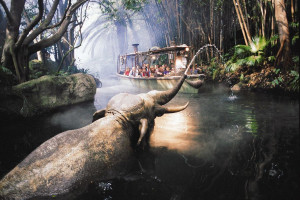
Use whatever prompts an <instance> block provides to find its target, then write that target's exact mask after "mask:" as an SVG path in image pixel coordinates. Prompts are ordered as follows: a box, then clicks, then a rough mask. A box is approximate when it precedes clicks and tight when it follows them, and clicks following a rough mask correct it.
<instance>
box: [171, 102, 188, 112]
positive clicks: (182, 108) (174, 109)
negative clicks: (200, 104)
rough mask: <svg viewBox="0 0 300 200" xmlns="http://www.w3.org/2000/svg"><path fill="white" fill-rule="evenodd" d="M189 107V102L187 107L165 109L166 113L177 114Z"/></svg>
mask: <svg viewBox="0 0 300 200" xmlns="http://www.w3.org/2000/svg"><path fill="white" fill-rule="evenodd" d="M188 105H189V102H187V103H186V104H185V105H183V106H176V107H166V108H165V113H175V112H180V111H182V110H184V109H186V108H187V107H188Z"/></svg>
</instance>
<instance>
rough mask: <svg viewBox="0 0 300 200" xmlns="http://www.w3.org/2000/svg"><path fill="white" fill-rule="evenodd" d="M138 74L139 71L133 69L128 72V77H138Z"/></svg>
mask: <svg viewBox="0 0 300 200" xmlns="http://www.w3.org/2000/svg"><path fill="white" fill-rule="evenodd" d="M138 74H139V70H138V69H136V68H135V67H133V68H132V69H131V70H130V72H129V76H133V77H135V76H138Z"/></svg>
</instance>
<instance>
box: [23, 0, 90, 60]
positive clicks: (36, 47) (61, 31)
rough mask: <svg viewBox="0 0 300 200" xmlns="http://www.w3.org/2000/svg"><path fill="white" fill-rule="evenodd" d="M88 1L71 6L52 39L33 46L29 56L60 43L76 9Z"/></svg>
mask: <svg viewBox="0 0 300 200" xmlns="http://www.w3.org/2000/svg"><path fill="white" fill-rule="evenodd" d="M87 1H88V0H78V1H77V2H76V3H75V4H73V5H72V6H71V8H70V9H69V10H68V12H67V14H66V18H65V19H64V21H63V22H62V24H61V26H60V27H59V29H58V31H57V32H56V33H55V34H54V35H53V36H51V37H50V38H47V39H44V40H42V41H40V42H37V43H35V44H33V45H32V46H30V47H29V54H33V53H36V52H37V51H39V50H41V49H44V48H46V47H49V46H51V45H53V44H54V43H56V42H58V41H59V40H60V39H61V37H62V36H63V34H64V33H65V32H66V30H67V28H68V26H69V24H70V22H71V19H72V15H73V13H74V12H75V11H76V9H78V8H79V7H80V6H81V5H83V4H84V3H86V2H87Z"/></svg>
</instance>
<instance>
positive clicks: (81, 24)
mask: <svg viewBox="0 0 300 200" xmlns="http://www.w3.org/2000/svg"><path fill="white" fill-rule="evenodd" d="M87 9H88V5H87V6H86V9H85V13H84V19H83V20H82V19H81V22H78V23H77V24H75V25H74V26H73V27H72V29H74V28H75V27H76V26H78V25H79V30H78V34H77V35H76V38H75V42H74V44H75V43H76V40H77V38H78V37H80V43H79V44H78V45H77V46H75V45H70V44H69V46H70V47H71V48H70V49H69V51H67V52H66V54H65V55H64V56H63V58H62V60H61V62H60V64H59V67H58V69H57V73H59V71H60V70H61V67H62V64H63V62H64V60H65V59H66V57H67V56H68V55H69V54H70V53H71V52H72V51H74V50H75V49H77V48H78V47H80V46H81V44H82V26H83V24H84V22H85V20H86V18H87ZM81 12H82V11H81ZM81 17H82V13H81ZM74 61H75V60H74ZM74 61H73V62H74Z"/></svg>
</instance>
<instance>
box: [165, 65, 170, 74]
mask: <svg viewBox="0 0 300 200" xmlns="http://www.w3.org/2000/svg"><path fill="white" fill-rule="evenodd" d="M164 75H167V76H169V75H170V67H169V66H167V67H166V69H165V71H164Z"/></svg>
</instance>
